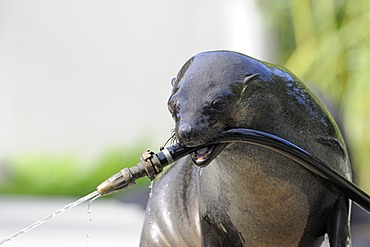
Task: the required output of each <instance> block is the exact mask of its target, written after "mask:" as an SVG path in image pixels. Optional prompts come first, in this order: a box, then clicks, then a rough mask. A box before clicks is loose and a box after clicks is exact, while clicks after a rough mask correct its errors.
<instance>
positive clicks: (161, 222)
mask: <svg viewBox="0 0 370 247" xmlns="http://www.w3.org/2000/svg"><path fill="white" fill-rule="evenodd" d="M168 106H169V110H170V112H171V114H172V116H173V118H174V120H175V122H176V127H175V134H176V137H177V138H178V140H179V141H181V142H183V143H185V144H186V145H188V146H195V145H199V144H204V143H207V142H208V141H209V140H211V139H212V138H214V137H216V136H217V135H218V134H220V133H221V132H222V131H223V130H225V129H228V128H238V127H241V128H250V129H257V130H262V131H265V132H269V133H272V134H275V135H277V136H280V137H282V138H285V139H287V140H289V141H291V142H293V143H295V144H297V145H299V146H301V147H302V148H304V149H306V150H307V151H308V152H310V153H311V154H313V155H315V156H316V157H317V158H319V159H321V160H322V161H324V162H325V163H326V164H328V165H330V166H331V167H332V168H334V169H335V170H337V171H338V172H340V173H341V174H343V175H345V176H347V177H348V178H349V179H350V178H351V175H350V164H349V161H348V155H347V151H346V148H345V144H344V141H343V139H342V137H341V134H340V132H339V130H338V128H337V126H336V124H335V122H334V121H333V120H332V118H331V116H330V114H329V113H328V112H327V111H326V109H325V108H324V107H323V106H322V105H321V103H320V102H319V101H318V100H317V98H316V97H315V96H314V95H313V94H312V93H311V92H310V90H309V89H307V88H306V87H305V85H304V84H303V83H302V82H301V81H300V80H299V79H298V78H296V77H295V76H294V75H293V74H292V73H290V72H289V71H287V70H285V69H283V68H281V67H279V66H275V65H271V64H268V63H264V62H261V61H258V60H255V59H253V58H250V57H248V56H245V55H242V54H238V53H234V52H227V51H217V52H206V53H201V54H198V55H196V56H194V57H193V58H191V59H190V60H189V61H188V62H187V63H186V64H185V65H184V66H183V67H182V68H181V70H180V72H179V73H178V75H177V77H176V78H175V79H174V80H173V90H172V95H171V97H170V99H169V101H168ZM148 207H150V215H148V217H147V218H146V221H145V223H144V229H143V233H142V242H141V245H142V246H144V245H145V244H148V245H149V246H201V245H202V246H315V245H317V244H320V242H321V241H322V239H323V236H324V235H325V234H327V235H328V236H329V240H330V244H331V246H346V245H350V242H349V239H350V233H349V224H348V215H349V213H348V212H349V201H348V200H347V199H345V198H344V197H343V196H342V195H341V194H340V193H339V192H338V191H336V190H335V189H334V188H333V187H332V186H331V185H330V184H328V183H327V182H326V181H324V180H323V179H321V178H320V177H318V176H317V175H315V174H313V173H311V172H310V171H307V170H305V169H304V168H302V167H301V166H300V165H298V164H297V163H295V162H293V161H291V160H289V159H287V158H285V157H283V156H281V155H280V154H277V153H274V152H272V151H269V150H266V149H264V148H261V147H257V146H253V145H250V144H245V143H237V144H233V145H229V146H228V147H227V148H225V149H224V150H223V151H222V152H221V153H220V154H219V155H218V156H217V157H216V158H215V159H214V160H213V161H212V162H211V163H210V164H209V165H208V166H207V167H205V168H203V169H202V170H200V169H199V167H196V166H195V165H193V163H192V160H191V159H190V158H189V157H186V158H183V159H182V160H180V161H179V162H177V163H176V164H174V165H173V166H172V167H171V168H170V169H169V170H168V171H167V172H166V173H165V175H163V176H162V177H161V179H160V180H159V181H158V182H157V184H156V186H155V188H154V190H153V195H152V197H151V198H150V201H149V204H148Z"/></svg>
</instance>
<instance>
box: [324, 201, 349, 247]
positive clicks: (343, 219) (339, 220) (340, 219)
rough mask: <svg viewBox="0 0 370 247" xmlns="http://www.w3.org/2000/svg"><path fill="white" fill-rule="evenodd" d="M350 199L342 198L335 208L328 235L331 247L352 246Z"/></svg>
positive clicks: (329, 223) (330, 219)
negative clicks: (349, 218) (349, 217)
mask: <svg viewBox="0 0 370 247" xmlns="http://www.w3.org/2000/svg"><path fill="white" fill-rule="evenodd" d="M349 205H350V202H349V199H347V198H345V197H343V196H342V197H340V198H339V199H338V201H337V203H336V204H335V206H334V208H333V214H332V215H331V217H330V218H329V222H328V235H329V242H330V246H331V247H341V246H352V244H351V234H350V227H349V221H348V216H349V213H348V212H349V208H350V207H349Z"/></svg>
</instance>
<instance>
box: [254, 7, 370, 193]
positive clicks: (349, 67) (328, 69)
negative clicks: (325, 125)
mask: <svg viewBox="0 0 370 247" xmlns="http://www.w3.org/2000/svg"><path fill="white" fill-rule="evenodd" d="M259 3H260V5H261V6H262V9H263V11H264V16H265V19H266V21H267V22H268V24H269V25H270V28H271V30H272V31H273V32H275V34H276V37H277V42H278V47H279V52H280V54H279V55H280V58H279V59H280V60H279V63H280V64H283V65H284V66H285V67H286V68H288V69H289V70H291V71H292V72H293V73H294V74H296V75H297V76H298V77H300V78H301V79H303V80H304V81H306V82H309V84H310V85H313V87H314V88H316V89H318V90H321V91H322V92H323V93H324V94H325V95H326V96H327V97H328V98H329V99H330V100H332V101H333V102H335V103H337V104H338V105H339V107H340V111H341V112H340V114H341V117H342V119H343V121H344V126H345V128H344V129H345V132H346V137H347V146H348V148H349V150H350V154H351V160H352V165H353V167H354V168H355V171H356V175H357V177H356V179H357V182H358V183H359V184H360V185H361V186H362V187H364V189H365V190H366V191H368V192H370V179H369V176H370V164H369V163H370V152H369V151H370V83H368V82H367V81H368V80H369V78H370V28H369V26H370V1H368V0H358V1H345V0H325V1H310V0H280V1H269V0H259Z"/></svg>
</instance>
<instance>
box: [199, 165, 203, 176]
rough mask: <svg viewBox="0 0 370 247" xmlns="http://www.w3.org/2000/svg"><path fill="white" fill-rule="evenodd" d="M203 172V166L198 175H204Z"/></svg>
mask: <svg viewBox="0 0 370 247" xmlns="http://www.w3.org/2000/svg"><path fill="white" fill-rule="evenodd" d="M202 173H203V168H202V167H199V171H198V175H199V176H202Z"/></svg>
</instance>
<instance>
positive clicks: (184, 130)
mask: <svg viewBox="0 0 370 247" xmlns="http://www.w3.org/2000/svg"><path fill="white" fill-rule="evenodd" d="M190 134H191V125H190V124H188V123H183V124H181V125H180V127H179V136H180V138H183V139H185V140H189V138H190Z"/></svg>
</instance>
